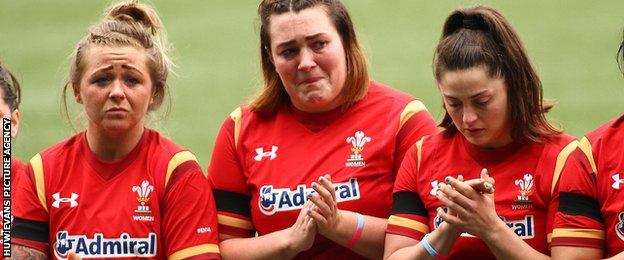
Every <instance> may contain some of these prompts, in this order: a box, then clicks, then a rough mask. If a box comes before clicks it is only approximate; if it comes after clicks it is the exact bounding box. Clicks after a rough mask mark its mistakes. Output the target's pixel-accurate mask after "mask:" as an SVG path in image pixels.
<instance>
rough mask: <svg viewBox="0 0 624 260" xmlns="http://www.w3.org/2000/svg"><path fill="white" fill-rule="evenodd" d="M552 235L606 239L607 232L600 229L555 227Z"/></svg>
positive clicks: (554, 236)
mask: <svg viewBox="0 0 624 260" xmlns="http://www.w3.org/2000/svg"><path fill="white" fill-rule="evenodd" d="M552 237H553V238H556V237H575V238H577V237H580V238H593V239H600V240H604V239H605V232H604V230H600V229H580V228H555V229H553V233H552Z"/></svg>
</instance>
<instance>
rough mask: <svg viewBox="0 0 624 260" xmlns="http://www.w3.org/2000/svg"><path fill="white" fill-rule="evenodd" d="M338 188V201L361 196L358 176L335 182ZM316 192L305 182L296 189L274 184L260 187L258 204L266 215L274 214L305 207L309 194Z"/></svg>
mask: <svg viewBox="0 0 624 260" xmlns="http://www.w3.org/2000/svg"><path fill="white" fill-rule="evenodd" d="M334 186H335V188H336V201H337V202H343V201H350V200H357V199H359V198H360V187H359V185H358V182H357V179H356V178H351V179H349V181H347V182H341V183H334ZM312 192H314V189H312V188H307V187H306V185H305V184H300V185H297V188H296V189H295V190H290V189H288V188H286V189H276V188H273V185H264V186H262V187H260V195H259V196H260V197H259V198H258V204H259V206H260V211H261V212H262V213H264V214H265V215H268V216H270V215H273V214H275V212H280V211H289V210H296V209H300V208H303V204H305V202H306V200H307V199H306V198H307V195H308V194H309V193H312Z"/></svg>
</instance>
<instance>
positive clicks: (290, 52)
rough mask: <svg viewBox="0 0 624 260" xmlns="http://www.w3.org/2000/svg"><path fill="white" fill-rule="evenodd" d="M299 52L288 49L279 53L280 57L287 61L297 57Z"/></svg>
mask: <svg viewBox="0 0 624 260" xmlns="http://www.w3.org/2000/svg"><path fill="white" fill-rule="evenodd" d="M297 52H298V50H297V49H296V48H288V49H285V50H283V51H282V52H280V53H279V55H280V56H282V57H284V58H285V59H292V58H294V57H295V56H296V55H297Z"/></svg>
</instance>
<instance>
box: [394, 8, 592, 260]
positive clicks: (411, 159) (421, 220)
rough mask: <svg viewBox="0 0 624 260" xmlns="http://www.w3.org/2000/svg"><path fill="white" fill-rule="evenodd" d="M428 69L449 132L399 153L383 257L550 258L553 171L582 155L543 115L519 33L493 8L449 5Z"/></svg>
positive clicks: (569, 167)
mask: <svg viewBox="0 0 624 260" xmlns="http://www.w3.org/2000/svg"><path fill="white" fill-rule="evenodd" d="M433 69H434V74H435V78H436V81H437V83H438V89H439V90H440V94H441V95H442V99H443V103H444V109H445V111H446V114H445V116H444V119H443V120H442V122H441V123H440V126H442V127H443V128H444V129H445V131H443V132H441V133H439V134H436V135H432V136H429V137H425V138H423V139H422V140H420V141H419V142H418V143H416V144H415V145H414V146H413V148H412V150H411V151H409V152H408V153H407V155H406V156H405V159H404V160H403V164H402V166H401V168H400V169H399V173H398V176H397V181H396V182H395V187H394V194H393V200H394V202H393V208H392V213H391V214H392V215H391V217H390V218H389V220H388V229H387V231H386V244H385V246H386V247H385V258H398V259H404V258H409V259H435V258H436V257H440V256H449V257H450V258H461V259H494V258H498V259H540V258H548V256H549V255H550V253H549V245H548V235H549V234H550V233H551V231H552V223H553V217H554V215H555V212H556V211H557V207H558V193H557V188H558V178H559V176H560V175H561V174H562V173H567V172H571V171H581V170H582V168H581V167H578V165H579V164H581V163H583V162H579V161H578V160H580V159H582V156H578V155H579V154H581V151H580V150H578V149H577V144H578V142H577V141H575V139H574V138H573V137H572V136H569V135H566V134H563V133H561V131H560V130H557V129H556V128H555V127H553V126H552V125H551V124H550V123H549V122H548V121H547V120H546V117H545V113H546V112H547V111H548V110H549V109H550V108H551V107H552V105H548V104H545V103H544V101H543V98H542V85H541V82H540V80H539V78H538V76H537V74H536V72H535V69H534V68H533V66H532V65H531V62H530V60H529V57H528V55H527V54H526V51H525V49H524V47H523V46H522V43H521V42H520V39H519V37H518V35H517V33H516V32H515V30H514V29H513V27H512V26H511V24H510V23H509V22H508V21H507V19H505V18H504V17H503V16H502V15H501V14H500V13H499V12H498V11H497V10H495V9H493V8H490V7H485V6H475V7H469V8H464V9H458V10H455V11H453V12H452V13H451V14H450V16H449V17H448V18H447V20H446V22H445V24H444V29H443V32H442V37H441V39H440V43H439V44H438V46H437V48H436V51H435V56H434V61H433ZM579 158H580V159H579Z"/></svg>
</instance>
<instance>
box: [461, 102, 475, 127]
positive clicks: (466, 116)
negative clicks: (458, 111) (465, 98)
mask: <svg viewBox="0 0 624 260" xmlns="http://www.w3.org/2000/svg"><path fill="white" fill-rule="evenodd" d="M462 120H463V122H464V124H467V125H470V124H472V123H474V122H475V121H476V120H477V113H476V112H475V111H474V109H473V108H471V107H470V106H466V107H464V109H463V114H462Z"/></svg>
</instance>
